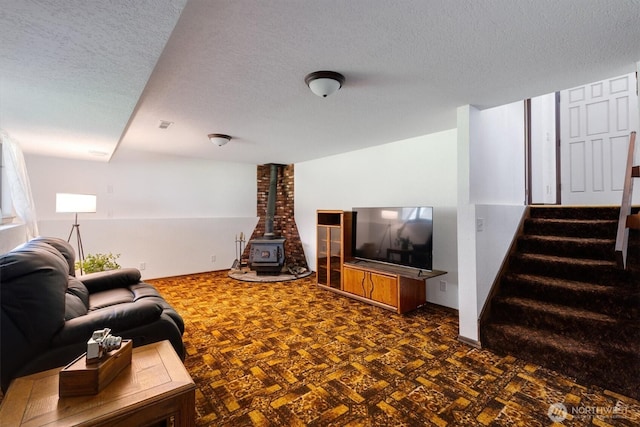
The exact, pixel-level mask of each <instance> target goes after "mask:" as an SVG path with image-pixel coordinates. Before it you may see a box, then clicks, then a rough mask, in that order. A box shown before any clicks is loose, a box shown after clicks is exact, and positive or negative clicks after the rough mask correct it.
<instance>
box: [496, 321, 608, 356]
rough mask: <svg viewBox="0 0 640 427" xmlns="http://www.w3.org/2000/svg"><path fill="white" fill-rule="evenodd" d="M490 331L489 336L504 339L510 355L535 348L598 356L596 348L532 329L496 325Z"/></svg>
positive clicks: (582, 342) (569, 338) (568, 338)
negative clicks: (497, 336) (517, 350)
mask: <svg viewBox="0 0 640 427" xmlns="http://www.w3.org/2000/svg"><path fill="white" fill-rule="evenodd" d="M490 329H491V330H492V332H493V334H490V335H500V336H502V337H504V338H505V339H504V343H508V345H507V346H506V347H507V348H509V349H512V350H507V351H506V353H511V352H512V351H513V349H521V350H523V351H525V350H526V349H527V348H530V347H533V346H535V347H538V348H542V349H547V350H551V349H552V350H556V351H559V352H562V353H575V354H580V355H582V356H586V357H597V356H598V354H600V351H599V349H598V348H594V347H592V346H587V345H585V343H584V341H582V340H575V339H573V338H571V337H566V336H563V335H559V334H554V333H549V332H547V331H540V330H537V329H534V328H527V327H525V326H520V325H511V324H499V323H498V324H493V325H491V326H490ZM525 359H527V358H525ZM529 360H530V359H529Z"/></svg>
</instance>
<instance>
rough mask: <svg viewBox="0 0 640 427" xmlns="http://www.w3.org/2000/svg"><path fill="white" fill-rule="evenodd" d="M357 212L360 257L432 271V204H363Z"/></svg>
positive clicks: (357, 247)
mask: <svg viewBox="0 0 640 427" xmlns="http://www.w3.org/2000/svg"><path fill="white" fill-rule="evenodd" d="M353 211H354V212H355V227H354V229H355V232H354V233H355V236H354V241H355V243H354V245H355V248H354V256H355V257H356V258H357V259H362V260H369V261H378V262H384V263H389V264H397V265H403V266H407V267H414V268H418V269H422V270H432V258H433V254H432V252H433V208H432V207H430V206H416V207H395V208H381V207H362V208H353Z"/></svg>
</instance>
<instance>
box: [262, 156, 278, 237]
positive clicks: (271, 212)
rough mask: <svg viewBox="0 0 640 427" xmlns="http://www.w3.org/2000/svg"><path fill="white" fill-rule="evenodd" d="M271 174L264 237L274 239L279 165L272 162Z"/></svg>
mask: <svg viewBox="0 0 640 427" xmlns="http://www.w3.org/2000/svg"><path fill="white" fill-rule="evenodd" d="M269 166H270V176H269V196H268V198H267V214H266V216H265V218H264V236H263V237H264V238H265V239H273V238H275V234H274V232H273V218H274V217H275V213H276V195H277V194H276V193H277V191H278V190H277V187H278V165H277V164H275V163H271V164H270V165H269Z"/></svg>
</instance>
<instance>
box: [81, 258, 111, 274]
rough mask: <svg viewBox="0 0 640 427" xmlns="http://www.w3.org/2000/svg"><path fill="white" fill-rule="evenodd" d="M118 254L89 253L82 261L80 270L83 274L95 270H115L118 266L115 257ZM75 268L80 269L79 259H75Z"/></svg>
mask: <svg viewBox="0 0 640 427" xmlns="http://www.w3.org/2000/svg"><path fill="white" fill-rule="evenodd" d="M118 258H120V254H116V255H114V254H112V253H108V254H89V255H87V256H86V257H85V259H84V261H83V262H82V271H83V273H84V274H88V273H95V272H97V271H107V270H116V269H118V268H120V264H118V263H117V261H116V260H117V259H118ZM75 266H76V270H80V261H76V265H75Z"/></svg>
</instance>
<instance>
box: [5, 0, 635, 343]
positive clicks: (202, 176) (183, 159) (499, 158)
mask: <svg viewBox="0 0 640 427" xmlns="http://www.w3.org/2000/svg"><path fill="white" fill-rule="evenodd" d="M177 3H181V2H177ZM185 3H186V2H185ZM196 5H198V2H189V3H186V4H185V5H184V7H185V9H186V8H188V7H195V6H196ZM363 7H367V6H363ZM496 7H497V6H496ZM177 21H178V17H175V22H177ZM175 22H174V24H175ZM174 24H167V26H168V27H169V29H168V30H166V31H165V33H164V34H163V36H164V37H167V39H168V38H169V36H170V34H171V31H172V29H173V28H172V26H171V25H174ZM183 25H184V24H183ZM585 25H586V24H585ZM176 34H177V35H180V34H182V33H178V32H176ZM608 37H610V38H609V39H608V40H609V42H608V43H609V45H608V47H609V48H611V50H614V49H613V46H614V44H615V42H616V41H615V39H616V38H615V37H611V36H608ZM623 38H624V37H623ZM489 50H491V49H489ZM160 52H162V50H160ZM160 54H161V53H158V56H157V57H156V58H155V59H158V58H160V59H159V60H158V64H159V65H162V66H164V67H165V69H166V68H170V67H169V65H170V63H171V61H170V58H169V59H168V58H167V57H166V56H162V57H161V56H160ZM510 54H513V52H511V53H510ZM162 55H165V54H162ZM326 55H327V57H330V54H326ZM462 56H464V55H462ZM578 57H580V58H579V60H576V59H574V62H572V63H571V64H572V65H573V68H572V69H569V70H567V71H562V72H561V71H558V70H557V69H554V68H553V67H550V66H547V67H546V68H545V69H544V70H545V71H544V72H547V73H548V74H549V76H550V75H551V74H552V73H553V72H555V74H554V75H555V78H556V80H553V79H552V78H551V77H549V76H547V75H545V77H544V78H542V77H538V78H537V79H536V80H535V82H534V84H531V85H530V86H529V87H527V88H526V89H520V88H517V89H516V88H514V87H513V86H514V85H517V84H519V83H521V81H520V80H519V79H515V80H511V78H510V77H507V76H504V78H505V83H504V84H505V89H504V92H503V94H502V95H501V96H498V97H497V98H500V99H502V100H503V101H504V102H501V103H496V104H489V105H482V104H481V103H479V104H476V103H477V101H475V100H474V99H472V98H470V97H459V96H458V97H457V98H456V99H452V100H450V101H448V102H447V105H446V108H445V109H443V110H440V111H436V110H430V111H429V113H426V112H423V111H420V112H413V113H412V114H411V115H413V116H420V115H422V114H433V115H432V116H429V117H427V116H424V117H422V118H421V117H413V123H416V122H420V121H421V120H422V121H424V122H425V125H424V127H420V126H417V125H416V127H415V128H414V129H423V130H424V131H423V132H421V133H416V132H415V131H414V129H412V130H411V131H408V130H406V129H401V128H399V127H398V125H396V124H395V123H394V121H393V120H389V121H388V123H392V124H393V125H391V124H390V125H389V126H388V127H389V129H388V130H386V131H385V132H386V133H385V135H384V137H378V136H371V134H370V133H367V137H369V138H371V143H370V144H367V143H363V141H362V139H363V137H362V136H359V135H357V134H358V133H360V132H359V131H360V130H362V133H363V134H364V133H365V130H364V125H363V122H357V123H356V125H354V126H353V127H352V128H351V129H348V132H344V133H342V134H341V135H340V139H339V140H337V141H333V139H335V134H334V133H332V132H331V131H330V129H331V127H332V126H331V123H333V121H335V122H336V123H338V122H339V124H340V127H341V128H348V126H346V125H345V124H344V121H343V119H341V118H339V117H338V114H331V113H330V112H329V113H327V112H326V111H323V110H332V109H333V110H335V111H340V112H342V109H343V108H344V107H342V106H340V103H341V102H344V99H345V98H348V97H349V96H350V92H351V94H353V95H352V96H354V97H355V96H358V92H357V91H358V90H361V89H360V88H361V87H362V86H361V85H363V84H365V83H364V82H365V81H366V79H365V78H364V77H363V76H362V75H359V74H358V72H354V73H352V74H349V73H347V72H346V71H343V70H342V69H340V70H338V71H343V72H344V73H345V77H346V79H345V83H344V85H343V87H342V88H341V89H340V90H339V91H338V92H337V93H336V94H333V95H331V96H329V97H328V98H327V99H320V98H316V97H315V95H313V94H312V93H311V92H309V91H308V88H307V87H305V85H304V82H303V81H302V80H303V77H304V73H306V72H307V71H313V70H305V71H301V72H302V75H300V76H298V77H299V78H298V80H299V81H295V82H294V81H290V82H288V83H287V85H288V84H291V85H298V86H302V88H298V89H296V96H298V95H303V96H305V97H309V98H310V102H314V105H313V108H312V109H310V108H309V107H307V106H305V107H304V108H301V109H302V110H305V109H306V111H307V113H313V114H315V115H317V114H321V115H319V116H316V117H318V122H322V121H323V120H326V123H328V124H325V125H324V126H326V128H328V130H327V129H324V128H323V127H322V126H320V125H319V124H318V123H313V122H312V123H311V124H310V125H309V124H308V126H310V129H313V130H314V131H313V134H314V135H312V136H310V137H309V142H307V141H305V140H304V135H305V133H304V132H303V133H296V134H294V135H293V136H289V137H288V143H291V141H292V140H296V139H297V140H298V141H305V142H304V143H302V142H301V143H300V145H303V146H304V145H307V144H308V146H309V151H311V150H312V149H313V150H314V152H315V150H318V149H319V148H318V146H323V145H324V144H323V142H322V141H325V140H326V141H327V142H326V145H327V147H326V151H321V153H322V154H321V155H318V156H314V157H309V158H307V157H304V156H302V157H300V160H294V161H291V162H289V161H288V160H287V159H288V157H287V156H288V155H289V153H288V152H287V151H286V149H278V141H277V140H278V138H279V136H278V135H277V134H278V126H277V125H278V124H279V123H280V120H281V119H282V117H281V116H279V115H277V114H275V113H273V114H274V115H275V120H274V125H272V128H269V126H268V125H266V126H265V127H264V128H263V129H262V130H261V131H262V132H265V139H266V138H268V139H269V141H270V145H271V146H270V147H269V148H271V149H272V151H273V150H274V149H275V153H276V154H282V158H278V157H277V156H276V154H270V155H265V156H264V157H263V159H261V160H260V161H249V162H246V161H243V160H242V157H243V156H244V157H245V158H250V156H252V155H254V153H252V151H257V150H258V148H257V147H258V146H259V145H260V141H259V137H256V135H257V134H256V133H254V134H253V135H252V136H253V137H254V139H253V140H248V138H247V139H245V140H244V141H243V140H242V139H241V138H237V139H235V138H232V139H231V141H230V142H229V143H228V144H227V145H226V146H223V147H217V146H213V145H212V144H210V143H209V142H208V141H207V138H206V133H207V132H213V131H218V129H210V128H206V129H204V130H203V129H197V130H195V129H194V130H192V131H190V132H189V135H188V136H189V137H190V138H189V141H187V140H186V139H185V141H184V144H185V146H188V145H189V144H194V141H193V140H194V139H197V138H201V139H202V145H207V147H206V148H200V147H199V148H198V149H197V151H196V152H195V153H196V154H193V155H192V154H188V153H186V151H187V150H186V149H185V150H184V151H185V153H181V154H175V153H170V152H163V151H162V150H159V151H158V152H154V151H153V150H150V149H148V147H144V149H143V148H142V146H137V147H136V146H135V144H133V143H131V144H128V140H127V132H128V131H130V132H131V133H135V132H139V128H137V127H136V126H137V125H136V117H138V118H140V117H142V116H143V113H144V114H147V113H148V112H149V111H148V110H145V109H144V101H145V100H146V99H148V98H149V97H152V96H153V95H152V94H153V93H154V92H152V90H153V89H154V88H155V89H158V87H159V86H160V83H162V82H160V83H159V82H158V81H157V80H153V78H152V74H151V71H149V77H150V80H149V83H148V86H146V89H145V85H147V81H146V80H145V81H144V82H143V85H142V87H138V88H137V92H136V91H133V92H136V99H135V102H140V103H141V104H140V105H138V106H137V107H136V108H135V109H133V108H132V109H131V110H130V111H129V113H131V116H130V117H129V116H127V117H126V118H125V120H124V121H122V120H121V121H120V122H118V125H117V126H114V128H115V129H114V130H113V131H112V133H115V134H116V136H115V138H112V140H113V141H115V144H114V148H113V151H112V152H111V153H110V154H109V156H107V157H108V159H105V158H97V159H96V158H93V159H92V158H76V156H75V155H68V156H66V157H65V156H61V155H58V154H53V153H51V154H49V153H48V150H49V149H50V148H51V147H46V146H43V147H44V148H42V150H41V151H38V150H37V149H36V150H33V149H25V160H26V166H27V170H28V175H29V180H30V184H31V190H32V193H33V200H34V202H35V206H36V212H37V221H38V227H39V232H40V234H42V235H46V236H55V237H60V238H63V239H66V237H67V236H68V234H69V229H70V227H71V225H72V224H73V220H74V218H73V214H62V213H56V207H55V203H56V193H61V192H66V193H80V194H95V195H96V196H97V210H96V212H95V213H87V214H80V215H79V219H78V220H79V223H80V224H81V229H82V237H83V243H84V250H85V253H114V254H119V255H120V258H119V259H118V262H119V263H120V264H121V265H123V266H127V267H134V268H138V269H140V270H141V273H142V276H143V278H144V279H158V278H168V277H173V276H181V275H190V274H196V273H201V272H211V271H218V272H220V271H222V272H224V271H226V270H227V269H229V268H230V267H231V265H232V264H233V262H234V260H235V259H236V257H237V253H236V246H235V240H236V239H237V236H238V235H240V234H241V233H243V234H244V235H245V236H249V235H251V233H252V231H253V230H254V228H255V226H256V224H257V222H258V218H259V217H260V216H262V215H263V214H264V213H262V212H257V209H256V195H257V182H256V165H257V164H265V163H270V162H286V163H290V164H293V165H294V168H295V222H296V224H297V227H298V230H299V232H300V238H301V242H302V245H303V248H304V251H305V255H306V258H307V262H308V264H309V267H310V269H311V270H315V269H316V265H315V258H316V223H315V218H316V211H317V210H318V209H341V210H347V211H348V210H351V209H352V208H354V207H358V206H433V208H434V216H433V218H434V253H433V265H434V268H436V269H439V270H443V271H446V272H447V274H446V275H444V276H440V277H438V278H435V279H429V280H428V281H427V282H426V292H427V301H428V302H430V303H433V304H436V305H439V306H443V307H446V308H451V309H454V310H457V316H458V322H459V323H458V326H459V330H458V338H460V339H462V340H464V342H466V343H469V344H472V345H477V344H478V341H479V331H478V319H479V315H480V312H481V310H482V307H483V305H484V302H485V300H486V298H487V295H488V294H489V291H490V288H491V286H492V284H493V281H494V278H495V277H496V274H497V272H498V270H499V269H500V265H501V263H502V260H503V257H504V255H505V253H506V252H507V250H508V248H509V245H510V244H511V240H512V238H513V235H514V232H515V230H516V229H517V227H518V224H519V222H520V219H521V216H522V212H523V211H524V209H525V200H526V194H525V177H526V170H525V166H526V162H525V158H526V153H525V146H524V143H523V141H524V133H525V132H524V129H525V121H524V117H525V114H524V111H525V104H524V102H523V101H522V100H523V99H526V98H529V97H534V96H537V95H541V94H544V93H549V92H553V91H556V90H562V89H566V88H568V87H572V86H574V85H579V84H585V83H588V82H591V81H595V80H598V79H604V78H610V77H615V76H617V75H620V74H622V72H625V73H632V72H635V71H636V70H638V69H639V68H640V63H638V62H637V61H638V59H639V58H640V52H637V51H636V52H631V53H629V52H622V53H620V57H618V58H616V61H614V60H613V59H611V60H610V59H606V58H605V59H597V60H596V59H594V60H592V61H593V62H592V63H589V65H591V66H592V69H588V68H589V67H583V66H582V65H580V66H578V65H577V64H581V61H583V59H582V57H581V56H580V55H577V54H576V55H575V58H578ZM325 61H326V60H325ZM383 62H384V61H383ZM490 62H499V60H496V61H490ZM319 63H322V64H326V62H319ZM154 64H155V62H154ZM423 65H424V64H423ZM323 66H324V65H323ZM326 66H329V67H331V66H333V64H331V63H329V65H326ZM211 67H213V66H211ZM347 68H348V67H347ZM355 68H357V67H355ZM425 68H426V65H425ZM462 68H464V67H462ZM585 69H586V70H585ZM365 71H366V72H364V71H363V72H362V73H361V74H366V73H368V72H373V71H372V70H365ZM537 73H539V75H544V73H543V71H541V70H538V71H537ZM505 74H511V73H510V72H509V70H507V71H505ZM516 74H517V73H516ZM531 74H534V73H531ZM531 74H528V75H527V77H526V78H523V79H522V80H531ZM365 77H366V76H365ZM379 83H380V85H381V86H383V85H384V82H379ZM371 84H375V79H373V83H371ZM351 85H353V86H351ZM559 85H561V86H559ZM230 86H233V85H230ZM248 86H252V87H253V85H248ZM499 87H500V84H499V83H496V84H495V85H494V86H492V87H491V88H490V90H493V91H496V92H497V91H499V89H496V88H499ZM421 90H424V89H421ZM158 91H159V92H158V93H160V92H161V91H160V90H159V89H158ZM444 91H445V92H446V90H444ZM298 92H299V93H298ZM434 92H437V91H436V90H434ZM514 94H517V95H514ZM143 95H144V96H143ZM138 96H139V97H140V99H138ZM158 96H160V97H161V95H158ZM254 96H255V95H254ZM430 96H431V93H427V92H423V95H422V97H423V98H424V99H425V102H426V99H427V98H429V97H430ZM222 98H223V99H224V101H225V102H228V101H229V97H227V96H224V97H222ZM373 99H375V100H377V101H378V102H379V103H381V104H384V101H383V99H384V98H380V97H379V96H378V95H376V96H374V97H373ZM492 99H495V98H492ZM367 101H368V102H371V98H367ZM200 102H201V103H205V101H200ZM212 102H213V101H212ZM305 102H306V101H305ZM321 102H324V104H321ZM393 102H395V103H397V105H400V104H402V100H397V99H394V100H393ZM416 102H419V101H416V100H415V98H414V99H412V100H411V102H407V104H409V105H415V103H416ZM430 102H431V101H430ZM394 105H396V104H394ZM474 105H478V106H477V107H476V106H474ZM201 106H202V105H201ZM2 108H3V111H5V110H6V109H10V106H8V105H7V103H6V102H5V103H4V104H3V105H2ZM194 108H195V107H194ZM225 108H228V109H229V110H235V109H236V108H238V107H231V106H230V105H229V106H225V105H223V106H222V107H221V109H222V110H224V109H225ZM398 108H399V107H398ZM291 109H292V107H289V108H288V109H287V110H286V111H285V113H290V112H291V111H290V110H291ZM313 114H312V115H313ZM360 115H362V114H360ZM10 117H12V116H11V115H10V114H6V113H5V114H3V115H2V116H0V128H3V129H5V130H7V131H8V132H9V133H10V135H11V136H12V137H13V136H15V139H16V140H17V141H19V142H23V141H24V142H25V143H26V145H27V146H28V145H29V144H30V142H29V141H28V139H29V135H30V134H31V133H30V132H26V131H25V130H24V128H23V129H22V130H20V129H19V128H17V127H16V128H15V130H14V129H12V127H13V126H14V125H13V123H12V122H11V120H9V118H10ZM261 118H262V119H264V117H261ZM143 119H144V120H151V119H149V118H148V117H143ZM165 119H172V117H153V121H154V123H155V121H157V120H165ZM349 119H351V118H349ZM349 119H345V120H349ZM394 119H398V118H397V117H395V116H394ZM243 120H245V119H243ZM398 120H399V119H398ZM129 121H131V122H129ZM251 121H252V120H250V119H247V122H251ZM256 121H258V120H256ZM233 123H234V124H235V126H237V128H241V127H242V120H237V121H234V122H233ZM182 125H183V123H180V121H179V120H177V119H176V124H175V125H174V126H175V127H174V128H173V129H178V128H179V127H180V126H182ZM118 126H120V128H118ZM216 126H222V124H221V123H220V122H219V121H218V122H216ZM301 127H302V128H303V129H304V125H302V126H301ZM283 128H286V126H284V125H283ZM34 129H36V131H34V132H37V131H40V130H42V131H44V130H51V128H50V127H49V126H48V125H47V126H42V127H38V126H35V127H34ZM265 129H266V130H265ZM201 130H202V132H201ZM171 131H172V128H169V129H167V130H166V131H163V130H160V129H157V126H156V127H155V128H154V129H147V134H146V136H145V143H147V144H148V143H149V141H154V140H157V141H160V140H166V139H169V140H171V139H173V137H171V136H169V137H167V136H166V135H167V134H166V133H165V134H164V135H163V134H161V132H171ZM220 131H225V132H229V133H234V132H239V131H236V130H235V129H233V130H220ZM55 133H56V132H52V135H55ZM200 133H202V134H201V135H200ZM309 133H311V131H310V132H309ZM70 134H71V132H70ZM193 134H197V135H198V137H197V138H193ZM267 134H269V135H268V136H267ZM273 134H275V135H273ZM83 136H84V137H86V135H83ZM318 140H319V141H321V142H319V143H318ZM182 142H183V141H173V143H174V145H176V146H180V145H181V144H182ZM283 144H284V143H283ZM151 145H152V144H151ZM265 145H266V144H265ZM342 147H347V148H342ZM322 148H325V147H322ZM260 149H262V148H261V147H260ZM177 150H178V151H179V150H180V149H179V148H177ZM225 150H226V152H225ZM301 151H304V149H302V150H301ZM203 152H204V153H205V154H202V153H203ZM3 182H4V183H5V185H6V180H3ZM6 193H7V192H6V191H3V195H4V197H5V198H6ZM6 211H7V210H6V202H5V203H3V212H6ZM478 218H481V219H482V224H481V226H480V225H479V224H478ZM16 222H18V221H16ZM479 227H480V228H479ZM0 236H1V238H0V252H5V251H8V250H10V249H12V248H13V247H15V246H16V245H18V244H20V243H22V242H23V241H24V227H23V226H21V225H20V224H12V225H10V226H4V227H2V228H1V229H0ZM443 282H444V286H443Z"/></svg>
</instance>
